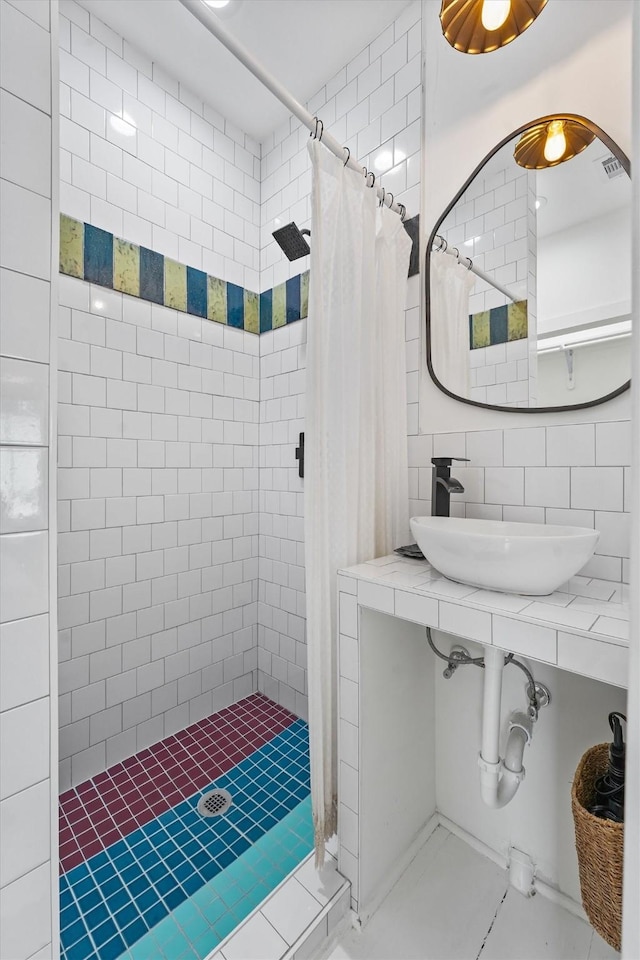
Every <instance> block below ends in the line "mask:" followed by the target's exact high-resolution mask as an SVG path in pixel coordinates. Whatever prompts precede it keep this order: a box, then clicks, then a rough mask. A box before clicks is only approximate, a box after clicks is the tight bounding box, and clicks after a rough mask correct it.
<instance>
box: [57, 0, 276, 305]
mask: <svg viewBox="0 0 640 960" xmlns="http://www.w3.org/2000/svg"><path fill="white" fill-rule="evenodd" d="M60 10H61V14H62V16H61V17H60V81H61V82H60V113H61V121H60V147H61V163H60V176H61V180H62V185H61V196H60V208H61V211H62V213H66V214H68V215H69V216H70V217H74V218H75V219H77V220H80V221H83V222H86V223H91V224H92V225H93V226H94V227H101V228H102V229H103V230H108V231H110V232H111V233H113V234H115V235H116V236H118V237H123V238H124V239H125V240H129V241H130V242H132V243H137V244H140V245H142V246H145V247H148V248H150V249H152V250H155V251H156V252H157V253H162V254H164V255H165V256H167V257H171V258H172V259H174V260H178V261H180V262H181V263H186V264H188V265H189V266H191V267H196V268H197V269H200V270H204V271H205V272H206V273H210V274H212V275H213V276H215V277H219V278H221V279H223V280H227V281H230V282H232V283H235V284H238V286H241V287H248V288H249V289H250V290H254V291H256V292H257V291H258V287H259V277H258V270H259V246H260V230H259V226H260V162H259V159H258V158H259V154H260V148H259V145H258V144H257V143H255V141H253V140H251V138H250V137H247V136H246V135H245V134H244V133H243V132H242V131H241V130H238V129H237V128H236V127H234V126H233V124H232V123H230V122H229V121H228V120H225V119H224V118H223V117H221V116H220V115H219V114H218V113H216V111H215V110H213V109H212V108H211V107H209V106H208V105H207V104H203V103H202V102H201V101H200V100H198V98H197V97H195V96H193V94H192V93H191V92H190V91H189V90H187V89H185V88H184V86H183V85H182V84H179V83H178V81H177V80H174V79H173V77H171V76H169V75H168V74H167V73H166V72H165V71H164V70H162V69H160V68H159V67H158V65H157V64H154V63H152V62H151V61H150V60H149V59H148V58H147V57H146V56H145V55H144V54H142V53H141V52H140V51H139V50H137V49H135V48H134V47H132V46H131V45H130V44H129V43H127V41H126V40H123V38H122V37H120V36H118V35H117V34H116V33H114V32H113V31H112V30H110V29H109V27H107V26H106V25H105V24H104V23H102V21H100V20H98V19H97V17H95V16H93V15H90V14H89V13H88V12H87V11H86V10H85V9H84V8H83V7H81V6H79V4H77V3H75V2H74V0H62V2H61V4H60ZM127 120H130V121H132V122H133V124H135V126H134V125H132V124H130V123H127Z"/></svg>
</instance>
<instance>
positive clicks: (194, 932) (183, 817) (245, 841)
mask: <svg viewBox="0 0 640 960" xmlns="http://www.w3.org/2000/svg"><path fill="white" fill-rule="evenodd" d="M211 719H212V720H214V721H215V719H216V718H215V716H214V717H213V718H211ZM206 787H207V788H210V789H212V788H220V789H225V790H228V791H229V792H230V793H231V795H232V797H233V805H232V806H231V808H230V809H229V810H228V811H227V812H226V813H225V814H223V815H221V816H219V817H215V818H211V819H205V818H203V817H201V816H200V814H199V813H198V812H197V809H196V808H197V802H198V799H199V793H200V791H198V793H196V794H194V795H192V796H190V797H189V798H188V799H186V800H183V801H181V802H180V803H178V804H177V805H176V806H174V807H172V808H171V809H169V810H167V811H165V812H164V813H162V814H161V815H160V816H159V817H157V818H154V819H153V820H152V821H150V822H149V823H147V824H145V825H144V826H143V827H140V828H139V829H138V830H135V831H133V833H131V834H129V835H128V836H127V837H125V838H124V839H121V840H118V841H117V842H115V843H113V844H110V845H109V846H108V847H107V848H106V849H105V850H103V851H102V852H101V853H98V854H96V855H95V856H93V857H91V858H90V859H89V860H87V861H86V862H85V863H81V864H79V865H78V866H77V867H75V868H74V869H73V870H71V871H69V872H68V873H67V874H64V875H63V876H62V877H61V878H60V904H61V942H62V957H63V960H115V958H116V957H119V956H121V955H122V954H123V953H124V954H125V956H128V957H135V958H136V960H141V958H143V957H145V956H146V957H147V958H149V957H151V956H153V957H163V958H164V957H166V958H167V960H169V958H176V957H179V956H182V955H183V954H185V951H184V950H183V949H182V948H183V946H184V945H185V944H183V943H173V941H174V939H175V938H176V930H175V926H173V925H172V924H165V925H164V927H162V928H158V925H159V924H160V923H161V921H163V920H164V919H165V918H167V917H169V915H170V914H171V913H172V911H174V910H176V908H178V907H180V905H184V907H183V911H182V914H181V915H180V916H181V917H182V916H183V914H186V916H187V918H190V919H191V921H192V924H191V925H192V929H191V930H190V931H189V933H188V937H189V939H188V940H186V946H187V947H189V944H190V942H191V940H190V938H191V937H193V938H194V939H195V940H198V939H199V937H201V936H202V935H203V934H205V933H208V934H209V939H210V940H211V938H212V935H213V936H214V937H216V938H217V940H216V942H218V943H219V942H220V940H222V939H223V937H224V936H226V934H227V933H229V932H230V930H232V929H233V927H234V926H236V924H237V923H238V921H239V919H242V916H240V915H239V914H242V915H243V916H246V915H247V913H249V912H250V910H251V909H252V908H253V906H255V905H256V898H258V899H257V902H259V901H260V900H261V899H263V897H264V895H265V892H268V891H265V887H266V886H269V885H270V889H273V886H275V885H277V883H278V882H279V880H280V879H282V877H283V876H284V875H286V873H287V872H289V870H290V869H292V868H293V867H294V866H295V865H296V864H297V863H299V862H300V861H301V860H302V859H303V857H304V856H305V855H306V854H307V853H308V852H309V851H310V850H311V846H312V843H313V836H312V830H311V812H310V806H308V807H306V808H303V810H302V811H300V810H298V813H299V814H301V817H298V820H297V822H296V823H295V824H294V827H295V828H294V830H293V834H291V832H290V831H288V832H287V835H286V837H283V836H280V835H278V836H277V837H276V844H275V845H276V846H280V847H281V848H282V850H281V851H280V853H279V854H278V855H277V856H274V855H273V849H274V837H273V836H272V837H270V838H269V840H268V841H267V835H268V834H269V833H270V831H271V830H272V829H273V828H275V827H277V826H278V824H281V822H282V821H283V820H284V819H285V818H286V817H287V816H288V815H289V814H291V813H292V812H294V811H296V808H298V807H299V805H300V804H301V803H302V802H303V801H305V800H307V799H308V797H309V789H310V784H309V752H308V727H307V724H306V723H305V722H304V721H303V720H296V721H295V722H294V723H292V724H291V725H290V726H288V727H287V728H286V729H285V730H283V731H282V732H281V733H279V734H278V735H277V736H275V737H274V738H273V739H272V740H270V741H269V742H268V743H266V744H264V745H263V746H262V747H260V748H259V749H258V750H255V751H254V752H253V753H251V754H250V755H249V756H248V757H245V759H243V760H241V761H240V763H239V764H237V765H236V766H235V767H233V768H232V769H231V770H229V771H228V772H227V773H226V774H225V775H223V776H221V777H218V778H217V779H216V780H215V781H214V782H212V783H209V784H206ZM294 819H295V818H294ZM289 826H290V825H289ZM261 838H262V839H263V844H262V845H261V847H260V848H259V849H258V851H257V853H256V851H254V850H253V847H254V845H255V844H257V842H258V841H259V840H260V839H261ZM250 851H251V855H250V857H249V864H247V863H246V862H245V863H243V864H242V865H241V866H238V860H239V858H241V857H242V856H243V855H246V854H249V852H250ZM270 851H271V852H272V855H271V856H270V855H269V852H270ZM274 860H275V861H276V864H275V870H274V864H273V861H274ZM248 866H250V867H251V868H252V875H251V876H247V875H246V871H245V867H248ZM232 867H233V869H231V872H230V873H226V871H228V870H229V869H230V868H232ZM287 868H288V869H287ZM225 873H226V876H224V874H225ZM214 878H217V883H216V884H213V885H212V886H211V887H209V889H208V890H206V892H203V893H201V896H200V897H199V898H198V899H197V900H196V902H195V904H194V903H193V901H191V900H190V898H192V897H194V895H195V894H196V893H197V892H199V891H203V890H204V888H206V887H207V886H209V885H210V884H211V881H213V880H214ZM265 881H267V882H266V883H265ZM271 884H272V885H271ZM240 901H244V904H241V903H240ZM189 902H190V903H191V907H190V908H188V907H187V906H186V904H187V903H189ZM198 905H200V907H199V908H198ZM198 914H199V915H200V916H198ZM183 922H184V921H183ZM205 924H206V925H205ZM186 925H187V926H188V924H186ZM152 929H154V942H155V944H156V945H157V949H155V950H153V952H152V953H147V954H145V953H144V952H143V951H144V950H146V949H148V946H149V944H145V945H143V946H141V947H139V948H134V949H133V950H132V951H131V952H130V953H125V951H126V950H128V949H129V948H132V947H134V944H137V943H138V942H139V941H140V940H141V939H142V938H144V937H146V935H147V933H148V931H150V930H152ZM185 932H186V931H185ZM184 939H185V938H184V936H183V940H184ZM213 945H214V946H215V943H214V944H213ZM188 955H189V954H186V956H188ZM192 955H193V956H198V955H200V956H204V955H205V954H197V953H196V954H192Z"/></svg>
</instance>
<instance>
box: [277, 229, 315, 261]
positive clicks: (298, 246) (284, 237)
mask: <svg viewBox="0 0 640 960" xmlns="http://www.w3.org/2000/svg"><path fill="white" fill-rule="evenodd" d="M304 234H306V235H307V236H308V237H310V236H311V231H310V230H298V228H297V226H296V225H295V223H288V224H287V225H286V227H280V229H279V230H274V231H273V234H272V236H273V239H274V240H275V241H276V243H277V244H278V246H279V247H280V248H281V249H282V251H283V253H285V254H286V256H287V257H288V258H289V260H299V259H300V257H306V255H307V254H308V253H311V250H310V249H309V244H308V243H307V241H306V240H305V238H304Z"/></svg>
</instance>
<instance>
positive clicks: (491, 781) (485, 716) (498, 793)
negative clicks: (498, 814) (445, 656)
mask: <svg viewBox="0 0 640 960" xmlns="http://www.w3.org/2000/svg"><path fill="white" fill-rule="evenodd" d="M504 664H505V652H504V650H499V649H498V648H497V647H486V648H485V654H484V698H483V704H482V749H481V751H480V756H479V757H478V766H479V767H480V795H481V797H482V799H483V801H484V802H485V803H486V805H487V806H488V807H493V808H494V809H499V808H500V807H505V806H506V805H507V804H508V803H509V801H510V800H512V799H513V798H514V796H515V794H516V791H517V789H518V787H519V786H520V784H521V783H522V781H523V780H524V776H525V770H524V766H523V765H522V757H523V754H524V748H525V746H526V745H527V743H529V742H530V740H531V737H532V734H533V723H534V720H535V718H534V717H532V716H526V715H525V714H524V713H519V712H518V711H515V712H514V713H512V714H511V716H510V718H509V735H508V739H507V746H506V750H505V756H504V760H502V759H501V758H500V704H501V699H502V672H503V670H504Z"/></svg>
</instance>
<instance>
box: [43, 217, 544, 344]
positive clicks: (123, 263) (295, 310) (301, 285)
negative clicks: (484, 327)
mask: <svg viewBox="0 0 640 960" xmlns="http://www.w3.org/2000/svg"><path fill="white" fill-rule="evenodd" d="M418 224H419V217H414V218H413V219H412V220H408V221H407V222H406V223H405V229H406V230H407V233H408V234H409V236H410V237H411V239H412V240H413V249H412V252H411V262H410V267H409V276H410V277H411V276H413V275H414V274H415V273H417V272H418V270H419V261H418V256H419V246H418ZM59 269H60V273H63V274H65V275H66V276H69V277H77V278H79V279H80V280H88V281H90V282H91V283H96V284H99V285H100V286H102V287H108V288H109V289H112V290H118V291H119V292H120V293H127V294H129V296H131V297H139V298H140V299H141V300H149V301H151V303H159V304H161V305H164V306H166V307H171V308H172V309H174V310H180V311H182V312H183V313H190V314H193V316H196V317H202V318H203V319H207V320H212V321H213V322H214V323H226V324H228V325H229V326H230V327H236V328H237V329H239V330H246V331H247V333H255V334H260V333H266V332H267V331H269V330H275V329H276V328H277V327H284V326H285V325H286V324H289V323H295V321H296V320H301V319H303V318H304V317H306V316H308V313H309V271H308V270H306V271H305V272H304V273H300V274H298V275H297V276H295V277H291V278H290V279H289V280H287V281H286V282H285V283H280V284H278V285H277V286H276V287H273V288H272V289H271V290H264V291H263V292H262V293H260V294H258V293H254V292H253V291H251V290H247V289H245V288H244V287H239V286H238V285H237V284H235V283H228V282H226V281H225V280H220V279H219V278H218V277H213V276H211V275H210V274H207V273H205V272H204V271H203V270H197V269H196V268H195V267H189V266H187V265H185V264H183V263H178V262H177V261H176V260H172V259H171V258H170V257H165V256H163V254H161V253H156V252H155V251H154V250H149V249H148V248H147V247H142V246H138V244H135V243H130V242H129V241H128V240H123V239H121V238H120V237H115V236H114V235H113V234H112V233H108V232H107V231H106V230H100V229H98V228H97V227H94V226H92V225H91V224H90V223H81V222H80V221H79V220H74V219H73V218H72V217H68V216H67V215H66V214H64V213H63V214H61V215H60V268H59ZM477 316H480V315H479V314H478V315H477ZM524 318H525V329H526V301H525V312H524ZM519 322H520V323H521V322H522V320H521V319H520V321H519ZM469 324H470V330H471V333H470V336H471V340H472V349H473V325H472V317H469ZM523 336H526V333H525V334H523ZM509 339H511V340H517V339H519V338H518V337H516V336H510V337H509ZM497 342H502V341H496V343H497ZM478 345H481V346H488V345H489V344H488V343H487V344H478Z"/></svg>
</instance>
